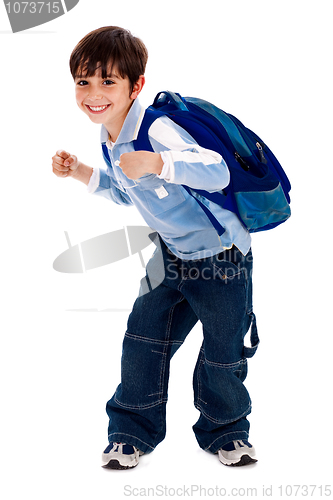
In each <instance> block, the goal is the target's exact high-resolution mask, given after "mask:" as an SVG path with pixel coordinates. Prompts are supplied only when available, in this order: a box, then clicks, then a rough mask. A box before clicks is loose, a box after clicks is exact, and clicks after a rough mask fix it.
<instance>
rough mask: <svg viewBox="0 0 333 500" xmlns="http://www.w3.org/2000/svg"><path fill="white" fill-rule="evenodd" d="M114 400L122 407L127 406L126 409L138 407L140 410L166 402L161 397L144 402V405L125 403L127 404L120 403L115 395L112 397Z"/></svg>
mask: <svg viewBox="0 0 333 500" xmlns="http://www.w3.org/2000/svg"><path fill="white" fill-rule="evenodd" d="M114 400H115V402H116V403H117V404H118V405H119V406H121V407H122V408H128V409H131V410H135V409H139V408H141V409H142V410H144V409H148V408H153V407H154V406H158V405H161V404H163V403H166V402H167V399H166V398H161V399H160V400H158V401H155V402H154V403H148V404H145V405H127V404H124V403H121V402H120V401H119V400H118V399H117V398H116V397H115V398H114Z"/></svg>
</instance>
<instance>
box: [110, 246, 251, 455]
mask: <svg viewBox="0 0 333 500" xmlns="http://www.w3.org/2000/svg"><path fill="white" fill-rule="evenodd" d="M158 243H159V244H156V246H157V248H156V250H155V253H154V255H153V257H152V258H151V259H150V261H149V262H148V264H147V267H146V276H145V278H143V279H142V280H141V286H140V293H139V296H138V298H137V299H136V301H135V303H134V306H133V310H132V312H131V314H130V315H129V318H128V324H127V331H126V333H125V337H124V341H123V351H122V360H121V383H120V384H119V386H118V387H117V389H116V392H115V394H114V395H113V397H112V398H111V399H110V401H108V403H107V406H106V411H107V414H108V416H109V429H108V438H109V441H110V442H112V441H116V442H124V443H127V444H131V445H133V446H136V447H137V448H139V449H140V450H141V451H142V452H145V453H149V452H151V451H153V450H154V448H155V447H156V446H157V445H158V444H159V443H160V442H161V441H162V440H163V439H164V437H165V433H166V403H167V397H168V380H169V367H170V360H171V358H172V356H173V355H174V353H175V352H176V351H177V349H178V348H179V347H180V346H181V345H182V343H183V342H184V340H185V338H186V336H187V335H188V333H189V332H190V331H191V329H192V328H193V327H194V325H195V324H196V323H197V321H198V320H200V322H201V323H202V329H203V342H202V346H201V349H200V352H199V356H198V360H197V363H196V367H195V370H194V375H193V389H194V405H195V407H196V408H197V409H198V410H199V412H200V416H199V419H198V421H197V422H196V423H195V425H193V431H194V433H195V436H196V439H197V441H198V443H199V446H200V447H201V448H203V449H204V450H206V451H210V452H212V453H216V452H217V450H218V449H219V448H221V446H223V445H224V444H226V443H228V442H230V441H233V440H236V439H247V438H248V434H249V422H248V420H247V418H246V416H247V415H248V414H249V413H250V412H251V399H250V396H249V394H248V391H247V389H246V388H245V386H244V384H243V382H244V380H245V378H246V375H247V358H249V357H252V356H253V354H254V353H255V351H256V349H257V346H258V344H259V338H258V333H257V328H256V319H255V315H254V314H253V311H252V252H251V250H250V251H249V252H248V254H247V255H246V256H244V255H243V254H242V253H241V252H240V251H239V250H238V249H237V248H236V247H235V246H233V247H232V248H231V249H230V250H226V251H224V252H222V253H220V254H218V255H215V256H212V257H207V258H205V259H201V260H181V259H179V258H177V257H176V256H175V255H173V254H172V253H171V252H170V250H168V249H167V247H166V245H165V244H164V242H163V241H162V240H161V239H160V238H158ZM248 331H250V332H251V334H250V340H251V346H250V347H246V346H245V345H244V338H245V335H246V333H247V332H248Z"/></svg>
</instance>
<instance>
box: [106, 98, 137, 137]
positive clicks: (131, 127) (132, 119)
mask: <svg viewBox="0 0 333 500" xmlns="http://www.w3.org/2000/svg"><path fill="white" fill-rule="evenodd" d="M144 112H145V109H144V107H143V106H141V104H140V102H139V100H138V99H135V101H134V102H133V104H132V106H131V108H130V110H129V112H128V113H127V116H126V118H125V121H124V123H123V126H122V129H121V131H120V134H119V136H118V138H117V140H116V142H115V144H124V143H126V142H131V141H134V140H135V139H136V138H137V136H138V132H139V129H140V125H141V122H142V120H143V115H144ZM108 140H109V132H108V131H107V130H106V128H105V127H104V125H102V128H101V143H102V144H105V143H106V142H107V141H108Z"/></svg>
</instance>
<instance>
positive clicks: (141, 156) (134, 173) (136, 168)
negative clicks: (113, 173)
mask: <svg viewBox="0 0 333 500" xmlns="http://www.w3.org/2000/svg"><path fill="white" fill-rule="evenodd" d="M119 167H120V168H121V169H122V171H123V173H124V174H125V175H126V177H128V178H129V179H133V180H135V179H139V177H142V176H143V175H144V174H156V175H159V174H160V173H161V172H162V168H163V160H162V158H161V155H160V154H159V153H152V152H150V151H133V152H132V153H124V154H122V155H120V163H119Z"/></svg>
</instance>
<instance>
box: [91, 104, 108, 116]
mask: <svg viewBox="0 0 333 500" xmlns="http://www.w3.org/2000/svg"><path fill="white" fill-rule="evenodd" d="M85 106H86V108H87V109H88V111H90V113H93V114H94V115H99V114H101V113H104V111H105V110H106V109H108V108H109V107H110V106H111V104H103V105H102V106H89V105H88V104H85Z"/></svg>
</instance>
